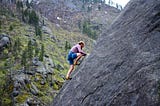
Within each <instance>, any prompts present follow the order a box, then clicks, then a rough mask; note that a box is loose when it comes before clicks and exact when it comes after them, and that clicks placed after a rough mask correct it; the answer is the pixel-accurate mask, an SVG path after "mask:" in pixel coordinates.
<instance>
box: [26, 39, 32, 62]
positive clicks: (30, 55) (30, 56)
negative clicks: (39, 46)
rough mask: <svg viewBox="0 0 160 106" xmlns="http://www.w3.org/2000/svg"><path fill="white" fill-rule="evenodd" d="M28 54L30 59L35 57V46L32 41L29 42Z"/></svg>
mask: <svg viewBox="0 0 160 106" xmlns="http://www.w3.org/2000/svg"><path fill="white" fill-rule="evenodd" d="M27 53H28V58H29V59H32V57H33V46H32V41H31V40H29V42H28V51H27Z"/></svg>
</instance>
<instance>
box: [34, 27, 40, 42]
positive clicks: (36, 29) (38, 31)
mask: <svg viewBox="0 0 160 106" xmlns="http://www.w3.org/2000/svg"><path fill="white" fill-rule="evenodd" d="M35 33H36V36H39V37H40V39H41V40H42V31H41V28H40V27H39V26H35Z"/></svg>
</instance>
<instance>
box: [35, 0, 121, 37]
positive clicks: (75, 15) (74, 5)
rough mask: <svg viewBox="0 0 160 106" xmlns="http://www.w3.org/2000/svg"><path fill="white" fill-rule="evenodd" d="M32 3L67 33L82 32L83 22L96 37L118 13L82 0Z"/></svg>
mask: <svg viewBox="0 0 160 106" xmlns="http://www.w3.org/2000/svg"><path fill="white" fill-rule="evenodd" d="M32 3H33V7H34V8H35V9H36V10H37V11H40V13H41V14H43V15H44V16H45V17H47V18H48V19H49V20H50V21H51V22H53V23H55V24H57V25H58V26H60V27H62V28H64V29H67V30H68V31H73V32H82V30H83V29H82V27H83V25H84V22H86V21H89V22H90V23H91V25H90V27H91V29H94V30H96V33H97V36H98V35H99V34H100V33H101V31H102V30H103V28H106V27H108V26H109V25H110V24H111V22H112V21H113V20H114V19H115V18H116V17H117V16H118V14H119V13H120V10H118V9H116V8H114V7H111V6H109V5H106V4H104V3H88V2H87V3H83V2H82V0H33V2H32Z"/></svg>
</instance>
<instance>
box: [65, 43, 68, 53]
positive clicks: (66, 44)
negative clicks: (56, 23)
mask: <svg viewBox="0 0 160 106" xmlns="http://www.w3.org/2000/svg"><path fill="white" fill-rule="evenodd" d="M67 49H68V41H66V43H65V51H67Z"/></svg>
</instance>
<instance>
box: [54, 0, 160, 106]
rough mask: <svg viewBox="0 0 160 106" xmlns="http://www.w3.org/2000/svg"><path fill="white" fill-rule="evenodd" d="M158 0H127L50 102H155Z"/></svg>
mask: <svg viewBox="0 0 160 106" xmlns="http://www.w3.org/2000/svg"><path fill="white" fill-rule="evenodd" d="M159 81H160V0H131V1H130V2H129V3H128V4H127V6H126V7H125V9H124V10H123V11H122V12H121V14H120V15H119V16H118V17H117V18H116V20H115V21H114V22H113V23H112V25H111V26H110V28H108V29H107V30H106V31H104V32H103V34H102V35H101V36H100V38H99V39H98V41H97V44H96V45H95V47H94V49H93V51H92V52H91V53H90V55H89V56H88V58H87V59H86V60H84V61H83V63H82V64H81V65H80V66H79V68H78V70H75V71H74V72H73V74H72V80H71V81H66V82H65V84H64V85H63V87H62V88H61V90H60V92H59V93H58V95H57V96H56V97H55V99H54V101H53V104H52V106H160V101H159V97H160V94H159V92H160V83H159Z"/></svg>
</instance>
